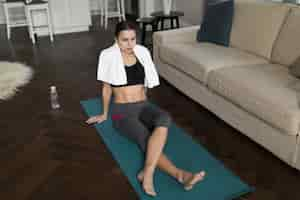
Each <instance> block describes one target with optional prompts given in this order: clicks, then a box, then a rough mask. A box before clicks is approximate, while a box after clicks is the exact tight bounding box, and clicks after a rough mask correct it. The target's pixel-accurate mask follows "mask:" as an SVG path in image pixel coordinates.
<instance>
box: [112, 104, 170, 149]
mask: <svg viewBox="0 0 300 200" xmlns="http://www.w3.org/2000/svg"><path fill="white" fill-rule="evenodd" d="M111 118H112V122H113V127H114V128H115V129H116V130H118V132H119V133H121V134H122V135H125V136H126V137H127V138H129V139H131V140H133V141H134V142H135V143H137V144H138V145H139V147H140V148H141V150H142V151H143V152H146V149H147V143H148V138H149V136H150V135H151V134H152V131H153V129H154V128H155V127H158V126H164V127H169V126H170V124H171V117H170V115H169V113H167V112H166V111H164V110H161V109H160V108H158V107H154V106H153V105H151V104H150V103H149V102H148V101H147V100H145V101H139V102H133V103H112V115H111Z"/></svg>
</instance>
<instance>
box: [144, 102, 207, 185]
mask: <svg viewBox="0 0 300 200" xmlns="http://www.w3.org/2000/svg"><path fill="white" fill-rule="evenodd" d="M140 119H141V121H142V122H143V123H144V124H146V125H147V126H148V127H149V128H151V126H154V127H156V128H155V129H154V131H153V133H152V135H151V136H150V137H149V140H148V145H147V151H146V161H145V167H144V170H143V171H142V172H141V173H139V180H141V181H143V184H145V185H148V184H147V182H148V181H147V179H149V180H150V181H149V182H151V181H153V180H152V179H153V173H154V169H155V167H156V166H157V167H159V168H160V169H161V170H163V171H164V172H166V173H168V174H169V175H170V176H172V177H174V178H175V179H176V180H178V181H179V182H181V183H183V184H184V187H185V189H187V190H188V189H191V188H192V187H193V185H194V184H196V183H197V182H199V181H200V180H202V179H203V177H204V176H205V172H204V171H200V172H198V173H195V174H193V173H191V172H188V171H185V170H183V169H179V168H177V167H176V166H175V165H174V164H173V163H172V162H171V161H170V160H169V159H168V158H167V156H166V155H165V154H164V153H163V147H164V145H165V143H166V140H167V134H168V129H169V126H170V125H171V121H172V119H171V116H170V115H169V114H168V113H167V112H165V111H163V110H161V109H160V108H158V107H153V106H149V105H148V106H146V107H145V108H144V109H143V110H142V112H141V116H140ZM145 170H148V171H145Z"/></svg>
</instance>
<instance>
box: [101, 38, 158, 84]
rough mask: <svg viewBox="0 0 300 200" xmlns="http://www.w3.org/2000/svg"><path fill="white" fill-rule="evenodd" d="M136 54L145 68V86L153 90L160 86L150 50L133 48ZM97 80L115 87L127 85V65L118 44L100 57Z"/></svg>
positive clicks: (103, 51)
mask: <svg viewBox="0 0 300 200" xmlns="http://www.w3.org/2000/svg"><path fill="white" fill-rule="evenodd" d="M133 51H134V54H135V56H136V57H137V59H138V60H139V62H140V63H141V64H142V66H143V67H144V71H145V82H144V86H145V87H147V88H153V87H155V86H158V85H159V76H158V73H157V71H156V68H155V66H154V63H153V61H152V58H151V54H150V52H149V50H148V49H147V48H146V47H144V46H142V45H139V44H136V45H135V47H134V48H133ZM97 80H99V81H104V82H107V83H110V84H113V85H123V84H126V83H127V77H126V71H125V65H124V62H123V58H122V54H121V50H120V48H119V45H118V44H117V43H115V44H113V45H112V46H110V47H108V48H106V49H104V50H102V51H101V53H100V56H99V64H98V72H97Z"/></svg>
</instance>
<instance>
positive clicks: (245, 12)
mask: <svg viewBox="0 0 300 200" xmlns="http://www.w3.org/2000/svg"><path fill="white" fill-rule="evenodd" d="M288 11H289V7H288V6H284V4H282V3H275V2H266V1H256V0H236V1H235V7H234V17H233V23H232V29H231V34H230V46H232V47H237V48H240V49H242V50H246V51H249V52H252V53H254V54H256V55H260V56H264V57H265V58H267V59H270V58H271V52H272V47H273V44H274V41H275V39H276V36H277V35H278V33H279V30H280V28H281V26H282V24H283V22H284V19H285V17H286V15H287V13H288Z"/></svg>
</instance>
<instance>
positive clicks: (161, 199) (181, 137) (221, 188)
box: [80, 98, 254, 200]
mask: <svg viewBox="0 0 300 200" xmlns="http://www.w3.org/2000/svg"><path fill="white" fill-rule="evenodd" d="M80 103H81V105H82V106H83V108H84V110H85V112H86V113H87V115H88V116H92V115H96V114H99V113H101V112H102V104H101V99H100V98H94V99H89V100H85V101H81V102H80ZM151 104H152V105H153V106H156V105H155V104H153V103H151ZM94 126H95V128H96V129H97V132H98V134H99V136H101V138H102V139H103V141H104V143H105V144H106V146H107V148H108V149H109V150H110V152H111V153H112V155H113V157H114V159H115V160H116V161H117V162H118V164H119V166H120V168H121V170H122V171H123V173H124V174H125V175H126V176H127V178H128V180H129V182H130V183H131V185H132V187H133V188H134V189H135V191H136V192H137V194H138V196H139V197H140V199H142V200H148V199H149V200H150V199H152V200H153V199H156V200H174V199H180V200H227V199H235V198H237V197H239V196H241V195H244V194H246V193H248V192H252V191H253V190H254V189H253V188H252V187H250V186H248V185H247V184H246V183H244V182H243V181H241V180H240V178H239V177H237V176H235V175H234V174H233V173H232V172H231V171H229V170H228V169H226V168H225V167H224V166H223V164H222V163H221V162H220V161H218V160H217V159H215V158H214V157H213V156H212V155H211V154H210V153H209V152H208V151H207V150H206V149H205V148H204V147H203V146H201V145H200V144H199V143H197V142H196V141H194V140H193V139H192V137H191V136H189V135H188V134H187V133H185V131H184V130H183V129H181V128H179V127H178V126H176V124H175V123H172V125H171V126H170V128H169V134H168V141H167V144H166V146H165V148H164V153H165V154H166V155H167V156H168V157H169V159H170V160H172V161H173V162H174V164H175V165H176V166H178V167H180V168H183V169H186V170H189V171H192V172H197V171H199V170H200V169H201V170H202V169H203V170H205V171H206V173H207V176H206V177H205V179H204V180H203V181H202V182H200V183H198V184H197V185H195V186H194V188H193V189H192V190H190V191H185V190H184V189H183V187H182V185H181V184H179V183H178V182H177V181H176V180H175V179H173V178H172V177H170V176H168V175H167V174H165V173H164V172H162V171H160V170H156V172H155V175H154V186H155V190H156V192H157V194H158V195H157V196H156V197H155V198H153V197H150V196H148V195H146V194H145V193H144V191H143V189H142V187H141V184H140V182H139V181H138V180H137V178H136V175H137V173H138V172H139V170H140V169H141V168H142V166H143V162H144V156H143V154H142V152H141V151H140V149H139V148H138V146H137V145H136V144H135V143H133V142H132V141H130V140H128V139H127V138H126V137H124V136H121V135H120V134H119V133H118V132H117V131H116V130H115V129H114V128H113V127H112V121H111V118H110V113H109V118H108V120H106V121H105V122H103V123H100V124H96V125H94ZM99 156H101V155H99Z"/></svg>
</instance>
